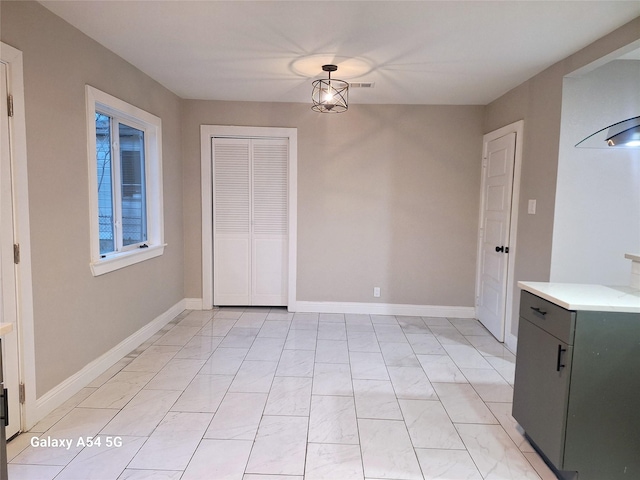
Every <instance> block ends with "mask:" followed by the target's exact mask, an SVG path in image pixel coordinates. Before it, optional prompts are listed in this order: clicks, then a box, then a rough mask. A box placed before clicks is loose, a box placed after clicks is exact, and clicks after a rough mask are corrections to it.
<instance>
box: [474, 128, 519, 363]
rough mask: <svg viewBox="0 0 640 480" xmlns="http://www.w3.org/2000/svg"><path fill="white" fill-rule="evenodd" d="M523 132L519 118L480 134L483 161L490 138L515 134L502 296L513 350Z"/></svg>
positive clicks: (506, 338) (508, 341) (507, 341)
mask: <svg viewBox="0 0 640 480" xmlns="http://www.w3.org/2000/svg"><path fill="white" fill-rule="evenodd" d="M523 132H524V121H523V120H519V121H517V122H515V123H511V124H509V125H506V126H504V127H502V128H499V129H498V130H494V131H493V132H490V133H487V134H486V135H484V136H483V137H482V159H483V160H482V161H483V162H484V159H485V158H486V156H487V147H488V145H489V142H491V141H493V140H496V139H498V138H500V137H504V136H505V135H508V134H509V133H515V134H516V150H515V159H514V165H513V192H512V195H511V214H510V225H509V245H508V247H509V255H508V256H507V257H508V258H507V277H506V297H505V312H504V315H505V321H504V328H505V332H504V343H505V344H506V345H507V347H508V348H509V350H511V351H513V352H515V351H516V345H517V337H516V336H515V335H513V334H512V333H511V321H512V319H510V316H511V312H512V311H513V299H514V298H513V297H514V295H515V292H516V279H515V276H514V268H515V262H516V254H517V248H516V240H517V233H518V206H519V203H520V175H521V171H522V140H523ZM484 189H485V182H484V175H482V184H481V187H480V215H479V221H478V247H477V257H476V295H475V298H476V317H477V316H478V313H477V301H478V298H479V295H480V275H481V272H480V260H481V258H482V257H481V250H482V232H481V228H482V225H483V218H482V215H483V202H484Z"/></svg>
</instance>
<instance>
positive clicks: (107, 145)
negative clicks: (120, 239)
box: [96, 112, 116, 255]
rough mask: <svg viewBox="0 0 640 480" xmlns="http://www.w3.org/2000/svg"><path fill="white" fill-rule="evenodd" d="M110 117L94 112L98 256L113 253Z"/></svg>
mask: <svg viewBox="0 0 640 480" xmlns="http://www.w3.org/2000/svg"><path fill="white" fill-rule="evenodd" d="M111 159H112V155H111V117H109V116H107V115H104V114H102V113H97V112H96V161H97V166H98V224H99V238H100V254H101V255H104V254H106V253H109V252H113V251H115V249H116V247H115V242H114V235H113V232H114V228H113V184H112V181H111V178H112V175H111Z"/></svg>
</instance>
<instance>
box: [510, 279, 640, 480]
mask: <svg viewBox="0 0 640 480" xmlns="http://www.w3.org/2000/svg"><path fill="white" fill-rule="evenodd" d="M513 417H514V418H515V419H516V420H517V422H518V423H519V424H520V425H521V426H522V428H523V429H524V430H525V432H526V434H527V436H528V437H529V439H530V440H531V441H532V443H533V444H534V446H535V447H536V448H537V449H538V450H539V451H540V452H541V453H542V454H543V456H544V457H546V459H547V461H548V462H550V463H551V464H552V465H553V467H555V469H556V470H558V471H567V472H577V479H578V480H618V479H620V480H631V479H640V314H637V313H619V312H594V311H580V310H578V311H572V310H565V309H564V308H562V307H560V306H558V305H555V304H554V303H551V302H549V301H547V300H544V299H542V298H540V297H537V296H535V295H533V294H531V293H529V292H526V291H523V292H522V296H521V301H520V323H519V331H518V353H517V359H516V375H515V384H514V394H513ZM569 476H570V475H567V477H569Z"/></svg>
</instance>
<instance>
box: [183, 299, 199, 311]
mask: <svg viewBox="0 0 640 480" xmlns="http://www.w3.org/2000/svg"><path fill="white" fill-rule="evenodd" d="M184 302H185V303H184V309H185V310H204V309H203V308H202V299H201V298H185V299H184Z"/></svg>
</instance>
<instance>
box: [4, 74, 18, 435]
mask: <svg viewBox="0 0 640 480" xmlns="http://www.w3.org/2000/svg"><path fill="white" fill-rule="evenodd" d="M0 77H1V79H2V82H1V83H2V87H1V91H0V323H13V331H12V332H11V333H8V334H7V335H5V336H3V337H2V357H3V358H2V360H3V361H2V366H3V370H4V372H3V375H4V387H5V388H7V389H8V391H9V425H8V426H7V429H6V432H7V438H10V437H12V436H13V435H15V434H16V433H18V432H19V431H20V429H21V428H20V418H21V411H20V401H19V389H18V387H19V383H20V374H19V362H18V358H19V357H18V325H17V318H18V314H17V297H16V276H15V275H16V274H15V264H14V255H13V244H14V227H13V194H12V191H13V188H12V177H11V148H10V145H11V144H10V138H11V137H10V135H9V116H8V109H7V68H6V65H5V64H4V63H2V62H0Z"/></svg>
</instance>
